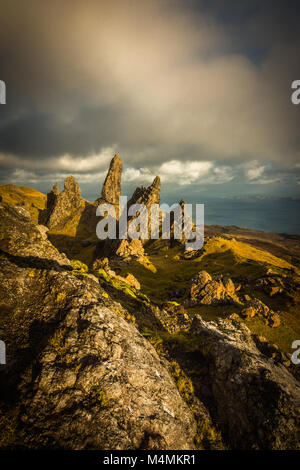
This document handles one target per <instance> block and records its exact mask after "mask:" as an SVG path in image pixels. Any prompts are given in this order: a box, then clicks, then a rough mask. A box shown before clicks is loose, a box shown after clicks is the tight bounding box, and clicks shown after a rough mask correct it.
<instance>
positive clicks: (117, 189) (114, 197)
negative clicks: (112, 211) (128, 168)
mask: <svg viewBox="0 0 300 470" xmlns="http://www.w3.org/2000/svg"><path fill="white" fill-rule="evenodd" d="M121 177H122V160H121V159H120V157H119V156H118V155H117V154H116V155H115V156H114V158H113V159H112V161H111V162H110V166H109V170H108V173H107V175H106V178H105V181H104V184H103V187H102V193H101V198H102V199H104V200H105V201H106V202H108V203H109V204H118V203H119V196H121Z"/></svg>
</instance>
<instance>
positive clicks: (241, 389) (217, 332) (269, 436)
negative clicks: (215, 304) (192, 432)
mask: <svg viewBox="0 0 300 470" xmlns="http://www.w3.org/2000/svg"><path fill="white" fill-rule="evenodd" d="M190 334H191V335H195V336H196V337H198V338H199V352H198V354H199V359H198V360H199V365H201V364H202V363H205V364H207V363H208V364H209V367H208V369H207V373H206V376H205V380H206V386H208V387H209V390H210V392H209V394H210V400H213V401H214V403H215V405H214V414H215V419H216V421H217V422H218V423H219V425H220V426H221V429H222V430H223V432H224V435H225V436H226V438H227V440H228V441H229V442H230V443H231V447H232V448H233V449H240V450H243V449H261V450H262V449H263V450H267V449H274V450H276V449H298V448H299V446H300V442H299V424H300V420H299V418H300V413H299V410H300V407H299V403H300V386H299V383H298V382H297V380H296V379H295V378H294V377H293V376H292V375H291V374H290V373H289V372H288V370H287V369H286V368H285V367H284V366H283V365H282V364H281V363H278V361H277V360H276V361H274V360H273V359H272V358H271V357H270V355H269V354H267V355H266V354H265V353H264V352H263V349H262V348H261V350H260V349H259V348H258V346H257V344H258V343H257V338H255V337H254V336H253V335H251V332H250V330H249V329H248V328H247V327H246V326H245V325H244V324H243V323H242V322H237V321H234V320H232V321H231V322H228V321H226V320H221V319H220V320H217V321H210V322H206V321H204V320H202V318H201V317H200V316H199V315H196V316H195V317H194V320H193V323H192V326H191V329H190ZM203 382H204V378H203Z"/></svg>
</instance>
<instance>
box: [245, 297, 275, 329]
mask: <svg viewBox="0 0 300 470" xmlns="http://www.w3.org/2000/svg"><path fill="white" fill-rule="evenodd" d="M241 316H242V317H244V318H253V317H256V316H258V317H262V318H263V319H264V320H265V322H266V324H267V325H269V326H271V327H273V328H276V327H277V326H279V325H280V316H279V315H278V313H275V312H274V311H273V310H271V309H270V308H269V307H268V306H267V305H265V304H264V303H263V302H262V301H261V300H259V299H250V300H249V301H248V302H246V306H245V308H243V310H242V311H241Z"/></svg>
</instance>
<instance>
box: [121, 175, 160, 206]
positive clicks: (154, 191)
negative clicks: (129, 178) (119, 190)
mask: <svg viewBox="0 0 300 470" xmlns="http://www.w3.org/2000/svg"><path fill="white" fill-rule="evenodd" d="M159 203H160V177H159V176H156V177H155V178H154V180H153V183H152V184H151V185H150V186H148V187H147V188H145V187H144V186H139V187H137V188H136V190H135V191H134V193H133V195H132V196H131V198H130V200H129V201H128V206H131V205H132V204H144V205H145V206H146V207H147V209H149V208H150V206H151V205H152V204H159Z"/></svg>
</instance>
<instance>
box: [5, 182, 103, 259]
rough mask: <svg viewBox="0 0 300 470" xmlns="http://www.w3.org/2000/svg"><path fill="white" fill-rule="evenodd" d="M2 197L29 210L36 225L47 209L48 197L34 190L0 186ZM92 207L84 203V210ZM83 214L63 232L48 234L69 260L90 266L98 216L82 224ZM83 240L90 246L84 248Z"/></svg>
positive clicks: (71, 221)
mask: <svg viewBox="0 0 300 470" xmlns="http://www.w3.org/2000/svg"><path fill="white" fill-rule="evenodd" d="M0 195H1V196H2V200H3V202H6V203H8V204H11V205H20V204H21V205H22V206H23V207H24V208H25V209H27V210H28V211H29V212H30V214H31V217H32V220H33V221H34V222H35V223H39V215H41V214H42V213H43V211H44V210H45V209H46V203H47V196H46V195H45V194H43V193H41V192H39V191H36V190H35V189H33V188H27V187H26V186H15V185H13V184H6V185H3V186H0ZM85 206H91V203H89V202H88V201H84V202H83V208H82V209H84V207H85ZM81 217H82V212H78V214H76V215H75V216H74V217H73V218H71V219H70V220H68V223H67V224H66V225H65V226H64V227H63V228H62V229H61V230H51V231H49V233H48V236H49V239H50V240H51V242H52V243H53V244H54V245H55V246H56V247H57V248H59V249H60V250H61V251H64V252H65V253H66V254H67V256H68V257H69V258H77V259H80V260H81V261H83V262H85V263H87V264H89V263H91V261H92V258H93V252H94V249H95V245H96V242H97V237H96V229H95V228H94V226H96V216H95V217H94V218H92V219H91V220H90V221H88V220H87V221H86V223H80V220H81ZM81 240H89V241H90V242H91V243H92V244H91V245H90V246H86V247H84V246H82V244H81Z"/></svg>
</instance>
